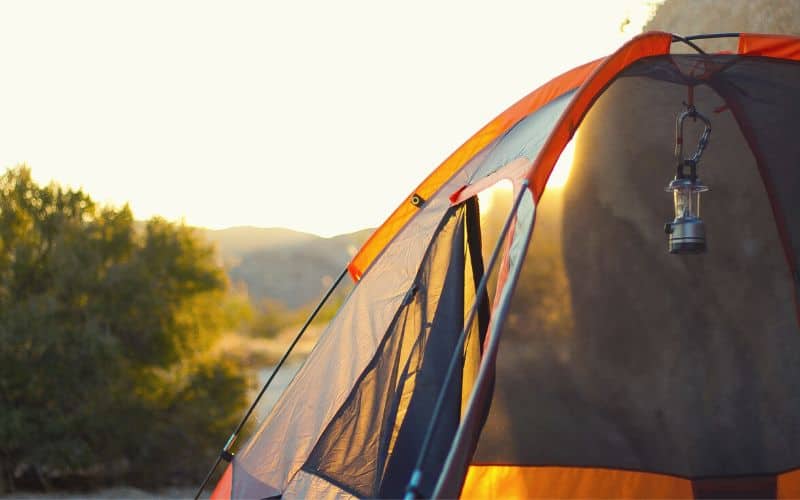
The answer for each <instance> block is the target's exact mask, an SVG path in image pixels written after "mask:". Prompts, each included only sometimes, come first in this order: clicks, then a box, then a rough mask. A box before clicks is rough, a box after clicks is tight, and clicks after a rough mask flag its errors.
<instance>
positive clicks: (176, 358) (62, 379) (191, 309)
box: [0, 167, 247, 488]
mask: <svg viewBox="0 0 800 500" xmlns="http://www.w3.org/2000/svg"><path fill="white" fill-rule="evenodd" d="M226 290H227V282H226V279H225V276H224V274H223V272H222V270H221V269H220V268H219V266H218V265H216V263H215V260H214V254H213V251H212V249H211V248H210V247H209V246H208V245H206V244H204V243H201V242H200V241H199V240H198V238H197V237H196V236H195V234H194V233H193V231H192V230H191V229H190V228H187V227H185V226H183V225H176V224H171V223H168V222H166V221H164V220H160V219H152V220H150V221H148V222H147V223H146V225H145V227H144V228H143V229H141V228H139V229H138V230H137V227H136V224H135V223H134V220H133V216H132V214H131V211H130V209H129V208H128V207H127V206H125V207H122V208H119V209H116V208H111V207H101V206H98V205H96V204H95V203H94V202H93V201H92V200H91V198H90V197H89V196H88V195H86V194H85V193H83V192H82V191H81V190H72V189H64V188H62V187H60V186H58V185H55V184H50V185H48V186H44V187H42V186H39V185H37V184H36V183H35V182H34V181H33V180H32V178H31V174H30V170H29V169H28V168H26V167H20V168H16V169H12V170H9V171H7V172H6V173H5V174H4V175H3V176H2V177H0V469H1V470H0V473H2V476H0V477H2V479H0V488H2V485H3V484H5V487H6V488H10V487H12V486H13V480H14V478H15V477H16V475H17V474H18V473H19V472H20V471H21V470H24V469H33V470H35V471H36V474H37V476H38V477H40V478H41V479H42V481H43V482H47V481H48V480H50V481H58V480H60V479H63V478H65V477H70V476H82V477H86V478H89V479H91V480H97V481H106V482H107V481H108V480H127V481H133V482H134V484H138V485H142V486H156V485H163V484H166V483H175V482H178V483H184V484H185V483H187V482H190V483H192V482H197V481H198V480H199V479H200V478H202V475H203V472H205V471H204V470H203V469H204V468H205V467H207V465H208V461H209V460H210V459H211V458H212V457H213V456H214V454H215V450H217V449H218V448H219V447H220V445H221V443H220V440H221V439H222V440H224V438H225V436H226V434H227V432H229V430H230V429H231V428H232V427H233V426H234V425H235V423H236V420H237V419H238V418H239V417H240V415H241V409H242V406H243V405H244V404H245V397H246V391H247V387H246V385H245V382H244V379H243V378H242V375H241V374H240V373H237V371H236V370H234V369H233V368H232V367H231V366H228V365H226V364H225V363H223V362H221V360H218V359H212V358H210V357H209V354H208V352H207V351H208V350H209V347H210V346H211V345H212V344H213V343H214V342H215V341H216V339H217V338H218V336H219V334H220V333H221V332H222V331H223V330H224V329H225V328H228V327H229V326H230V325H229V323H230V321H231V318H230V316H231V315H230V314H226V311H225V310H224V305H225V303H226V301H225V300H224V298H225V297H226V293H227V291H226Z"/></svg>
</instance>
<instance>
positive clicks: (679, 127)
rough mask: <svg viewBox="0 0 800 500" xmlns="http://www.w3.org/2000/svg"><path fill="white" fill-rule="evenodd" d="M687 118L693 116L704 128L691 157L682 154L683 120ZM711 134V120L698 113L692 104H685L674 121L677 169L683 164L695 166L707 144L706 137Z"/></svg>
mask: <svg viewBox="0 0 800 500" xmlns="http://www.w3.org/2000/svg"><path fill="white" fill-rule="evenodd" d="M687 118H695V119H698V120H700V121H701V122H703V125H704V128H703V133H702V135H701V136H700V140H699V142H698V143H697V150H696V151H695V152H694V154H693V155H692V156H691V158H684V156H683V122H685V121H686V119H687ZM710 136H711V121H709V119H708V118H706V117H705V116H703V115H702V114H700V113H699V112H698V111H697V109H695V107H694V106H693V105H687V106H686V109H685V110H683V112H682V113H681V114H680V115H679V116H678V120H677V121H676V122H675V159H676V160H677V161H678V170H679V171H681V169H682V167H683V166H684V165H688V166H690V167H692V170H694V167H696V166H697V162H699V161H700V157H701V156H703V151H705V149H706V146H708V139H709V137H710Z"/></svg>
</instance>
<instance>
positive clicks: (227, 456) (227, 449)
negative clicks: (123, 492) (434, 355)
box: [194, 266, 347, 500]
mask: <svg viewBox="0 0 800 500" xmlns="http://www.w3.org/2000/svg"><path fill="white" fill-rule="evenodd" d="M346 275H347V267H346V266H345V268H344V270H342V272H341V273H340V274H339V277H338V278H336V280H335V281H334V282H333V284H332V285H331V286H330V288H328V291H327V292H325V295H324V296H323V297H322V299H321V300H320V301H319V304H317V307H315V308H314V310H313V311H311V314H310V315H309V316H308V319H306V322H305V323H303V326H302V328H300V331H299V332H297V335H295V337H294V340H293V341H292V343H291V344H289V348H288V349H286V352H284V353H283V356H282V357H281V359H280V361H278V364H277V365H275V368H273V369H272V373H271V374H270V376H269V378H268V379H267V381H266V382H265V383H264V386H263V387H262V388H261V391H259V393H258V396H256V398H255V400H254V401H253V404H251V405H250V408H249V409H248V410H247V413H245V414H244V417H242V420H241V422H239V425H237V426H236V430H234V431H233V433H232V434H231V435H230V437H229V438H228V441H227V442H225V446H224V447H223V448H222V451H220V453H219V456H217V459H216V461H215V462H214V465H212V466H211V470H209V471H208V474H206V478H205V479H204V480H203V483H202V484H201V485H200V488H199V489H198V490H197V494H195V496H194V500H197V499H198V498H200V495H201V494H202V493H203V489H205V487H206V485H207V484H208V482H209V481H210V480H211V476H213V475H214V471H215V470H217V467H218V466H219V463H220V462H221V461H222V460H225V461H226V462H230V461H231V460H233V453H231V447H232V446H233V443H234V442H236V439H237V438H238V437H239V432H241V430H242V427H244V424H245V423H247V419H249V418H250V415H251V414H252V413H253V410H255V408H256V406H257V405H258V402H259V401H261V397H262V396H263V395H264V393H265V392H267V388H268V387H269V386H270V384H272V380H273V379H274V378H275V375H277V373H278V370H280V369H281V367H282V366H283V363H284V362H285V361H286V360H287V359H288V358H289V355H290V354H291V353H292V350H293V349H294V347H295V346H296V345H297V343H298V342H299V341H300V339H301V338H302V337H303V334H304V333H305V332H306V330H307V329H308V327H309V325H311V322H312V321H314V318H315V317H316V316H317V314H318V313H319V311H320V309H322V306H323V305H325V303H326V302H327V301H328V299H329V298H330V296H331V295H332V294H333V291H334V290H336V287H338V286H339V283H341V282H342V279H343V278H344V277H345V276H346Z"/></svg>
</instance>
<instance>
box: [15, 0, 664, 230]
mask: <svg viewBox="0 0 800 500" xmlns="http://www.w3.org/2000/svg"><path fill="white" fill-rule="evenodd" d="M653 3H654V0H603V1H596V0H572V1H568V0H559V1H540V0H529V1H526V2H522V1H518V2H517V1H497V2H480V3H478V2H455V1H453V2H444V1H442V2H433V1H416V0H410V1H403V2H392V3H389V2H378V1H351V0H342V1H337V2H325V1H322V0H320V1H313V2H312V1H306V0H293V1H259V2H255V1H253V2H250V1H214V2H207V1H178V0H175V1H147V0H145V1H130V2H124V1H80V0H78V1H70V2H63V1H60V0H54V1H36V0H34V1H4V2H0V72H1V73H2V77H0V168H2V169H6V168H11V167H14V166H16V165H18V164H22V163H25V164H27V165H28V166H29V167H31V169H32V172H33V176H34V178H35V179H36V180H37V181H39V182H42V183H47V182H50V181H55V182H58V183H60V184H62V185H65V186H70V187H76V188H77V187H81V188H83V189H85V190H86V191H87V192H88V193H89V194H90V195H91V196H92V197H93V198H94V199H96V200H99V201H101V202H104V203H109V204H113V205H116V206H119V205H122V204H124V203H129V204H130V206H131V208H132V210H133V213H134V216H135V217H136V218H138V219H147V218H149V217H152V216H155V215H159V216H163V217H166V218H167V219H169V220H176V221H184V222H185V223H187V224H190V225H195V226H203V227H209V228H214V229H219V228H224V227H231V226H242V225H251V226H260V227H276V226H279V227H288V228H292V229H296V230H300V231H308V232H312V233H316V234H319V235H322V236H331V235H335V234H340V233H344V232H350V231H355V230H359V229H363V228H365V227H373V226H377V225H380V223H381V222H382V221H383V220H385V219H386V217H388V215H389V214H390V213H391V212H392V211H393V210H394V208H396V206H397V205H398V204H399V203H400V202H402V201H403V199H404V198H405V196H407V195H408V194H409V193H410V192H412V191H413V189H414V188H415V187H416V186H417V185H418V184H419V182H420V181H421V180H422V179H423V178H424V177H425V176H426V175H427V174H428V173H429V172H430V171H431V170H433V169H434V168H435V167H436V166H437V165H438V164H439V163H441V162H442V161H443V160H444V159H445V158H446V157H447V156H448V155H449V154H450V153H452V152H453V151H454V150H455V149H456V148H457V147H458V146H459V145H461V144H462V143H463V142H464V141H466V140H467V139H468V138H469V137H470V136H471V135H472V134H474V133H475V132H476V131H477V130H478V129H479V128H480V127H482V126H483V125H484V124H486V123H487V122H488V121H489V120H491V119H492V118H494V117H495V116H496V115H498V114H499V113H500V112H502V111H503V110H504V109H506V108H507V107H508V106H510V105H511V104H513V103H514V102H516V101H517V100H519V99H520V98H521V97H523V96H525V95H526V94H528V93H529V92H531V91H532V90H534V89H535V88H536V87H538V86H539V85H541V84H543V83H545V82H546V81H548V80H549V79H550V78H552V77H554V76H556V75H558V74H560V73H561V72H564V71H566V70H568V69H570V68H572V67H574V66H577V65H579V64H582V63H584V62H587V61H589V60H591V59H594V58H597V57H602V56H604V55H607V54H608V53H610V52H613V51H614V50H615V49H616V48H617V47H618V46H619V45H621V44H622V43H624V41H626V40H628V39H629V38H630V37H632V36H634V35H635V34H636V33H638V32H639V31H640V29H641V26H642V25H643V24H644V23H645V22H646V20H647V18H648V15H649V12H650V8H651V4H653ZM626 19H629V20H630V22H629V23H625V22H624V21H625V20H626Z"/></svg>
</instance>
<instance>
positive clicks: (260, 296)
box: [200, 227, 372, 308]
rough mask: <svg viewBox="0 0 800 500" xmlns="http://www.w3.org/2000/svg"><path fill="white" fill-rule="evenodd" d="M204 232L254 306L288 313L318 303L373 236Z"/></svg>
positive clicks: (236, 229)
mask: <svg viewBox="0 0 800 500" xmlns="http://www.w3.org/2000/svg"><path fill="white" fill-rule="evenodd" d="M200 231H201V232H202V234H204V236H205V237H206V238H207V239H208V240H209V241H211V242H213V243H214V244H215V245H216V247H217V250H218V252H219V254H220V257H221V259H222V261H223V264H224V266H225V269H226V271H227V272H228V275H229V276H230V278H231V281H233V282H234V283H241V284H244V285H246V287H247V290H248V292H249V294H250V297H251V299H252V300H253V302H254V303H258V302H261V301H262V300H264V299H269V300H274V301H279V302H282V303H283V304H285V305H286V306H288V307H290V308H295V307H299V306H303V305H306V304H308V303H309V302H314V301H315V300H316V299H317V298H319V296H320V295H321V294H322V293H323V292H324V290H325V289H326V288H327V287H328V285H329V284H330V282H331V280H332V279H334V278H335V277H336V276H337V275H338V274H339V272H341V270H342V269H343V268H344V265H345V264H346V263H347V261H348V260H349V259H350V257H351V256H352V255H353V254H354V253H355V251H356V250H357V249H358V247H359V246H360V245H361V244H362V243H363V242H364V241H365V240H366V239H367V238H368V237H369V235H370V234H371V233H372V229H365V230H362V231H357V232H354V233H349V234H343V235H339V236H334V237H332V238H323V237H320V236H317V235H314V234H310V233H302V232H298V231H292V230H290V229H284V228H257V227H234V228H229V229H222V230H208V229H202V230H200Z"/></svg>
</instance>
